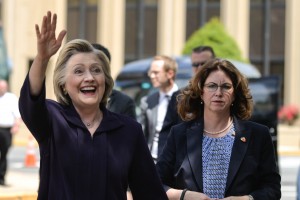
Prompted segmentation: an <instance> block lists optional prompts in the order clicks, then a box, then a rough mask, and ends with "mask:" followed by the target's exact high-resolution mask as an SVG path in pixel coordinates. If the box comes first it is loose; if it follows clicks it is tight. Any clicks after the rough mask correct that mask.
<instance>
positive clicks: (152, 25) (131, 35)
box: [125, 0, 158, 63]
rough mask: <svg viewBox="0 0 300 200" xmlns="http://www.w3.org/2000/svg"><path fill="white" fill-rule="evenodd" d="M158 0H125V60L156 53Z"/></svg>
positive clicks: (128, 60)
mask: <svg viewBox="0 0 300 200" xmlns="http://www.w3.org/2000/svg"><path fill="white" fill-rule="evenodd" d="M157 5H158V0H126V21H125V62H126V63H127V62H130V61H133V60H138V59H141V58H146V57H150V56H153V55H155V54H156V48H157V45H156V40H157V7H158V6H157Z"/></svg>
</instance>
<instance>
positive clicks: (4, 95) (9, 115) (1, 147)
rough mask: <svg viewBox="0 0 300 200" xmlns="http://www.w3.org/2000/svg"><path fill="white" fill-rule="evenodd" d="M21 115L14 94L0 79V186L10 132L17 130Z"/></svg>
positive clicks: (5, 168) (10, 136) (4, 168)
mask: <svg viewBox="0 0 300 200" xmlns="http://www.w3.org/2000/svg"><path fill="white" fill-rule="evenodd" d="M20 123H21V116H20V113H19V107H18V98H17V96H16V95H14V94H12V93H10V92H8V85H7V82H6V81H5V80H0V186H5V185H6V184H5V174H6V170H7V158H6V156H7V153H8V150H9V148H10V146H11V143H12V134H15V133H16V132H18V130H19V126H20Z"/></svg>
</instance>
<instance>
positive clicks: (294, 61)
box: [284, 0, 300, 108]
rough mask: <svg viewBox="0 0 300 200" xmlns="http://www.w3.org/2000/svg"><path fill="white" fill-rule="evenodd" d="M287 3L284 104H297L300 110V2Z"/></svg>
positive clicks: (290, 0)
mask: <svg viewBox="0 0 300 200" xmlns="http://www.w3.org/2000/svg"><path fill="white" fill-rule="evenodd" d="M285 2H286V11H285V16H286V17H285V63H284V104H297V105H298V107H299V108H300V102H299V99H300V90H299V77H300V66H299V57H300V49H299V45H300V37H299V33H300V26H299V25H300V12H299V9H298V8H299V7H300V1H299V0H288V1H285Z"/></svg>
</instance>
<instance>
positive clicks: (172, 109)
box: [157, 90, 183, 155]
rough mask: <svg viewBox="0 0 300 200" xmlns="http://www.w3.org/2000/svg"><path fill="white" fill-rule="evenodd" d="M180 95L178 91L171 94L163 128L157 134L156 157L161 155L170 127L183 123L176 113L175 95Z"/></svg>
mask: <svg viewBox="0 0 300 200" xmlns="http://www.w3.org/2000/svg"><path fill="white" fill-rule="evenodd" d="M179 93H180V90H177V91H176V92H174V93H173V94H172V97H171V99H170V102H169V104H168V108H167V113H166V116H165V119H164V123H163V126H162V128H161V131H160V133H159V140H158V152H157V153H158V155H160V154H161V152H162V150H163V147H164V146H165V143H166V141H167V138H168V135H169V133H170V130H171V128H172V126H174V125H176V124H179V123H181V122H183V121H182V120H181V118H180V116H179V114H178V113H177V95H178V94H179Z"/></svg>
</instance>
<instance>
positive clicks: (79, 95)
mask: <svg viewBox="0 0 300 200" xmlns="http://www.w3.org/2000/svg"><path fill="white" fill-rule="evenodd" d="M102 66H103V63H102V61H101V60H100V59H99V58H98V57H97V56H96V55H95V54H94V53H78V54H75V55H73V56H71V57H70V59H69V60H68V62H67V63H66V75H65V85H64V89H65V90H66V92H67V94H68V95H69V97H70V98H71V100H72V103H73V105H74V106H75V107H76V108H77V109H82V108H88V107H95V108H98V107H99V104H100V102H101V100H102V97H103V94H104V91H105V75H104V72H103V67H102Z"/></svg>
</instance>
